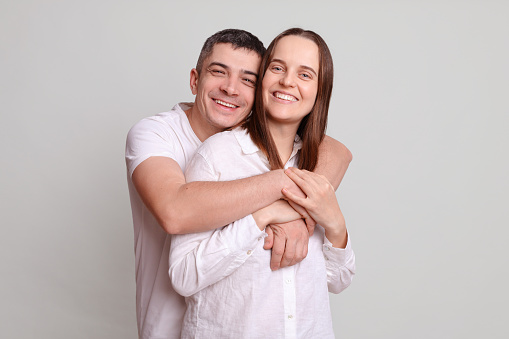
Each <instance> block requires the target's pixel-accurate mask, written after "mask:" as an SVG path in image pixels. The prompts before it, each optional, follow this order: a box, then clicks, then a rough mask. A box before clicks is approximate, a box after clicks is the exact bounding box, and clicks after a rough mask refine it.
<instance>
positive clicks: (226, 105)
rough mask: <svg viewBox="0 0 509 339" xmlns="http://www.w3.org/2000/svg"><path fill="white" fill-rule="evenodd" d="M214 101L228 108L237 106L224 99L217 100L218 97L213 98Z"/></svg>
mask: <svg viewBox="0 0 509 339" xmlns="http://www.w3.org/2000/svg"><path fill="white" fill-rule="evenodd" d="M213 100H214V102H215V103H216V104H218V105H221V106H225V107H228V108H237V107H239V106H237V105H234V104H232V103H229V102H226V101H223V100H219V99H213Z"/></svg>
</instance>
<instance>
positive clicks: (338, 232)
mask: <svg viewBox="0 0 509 339" xmlns="http://www.w3.org/2000/svg"><path fill="white" fill-rule="evenodd" d="M325 237H326V238H327V239H328V240H329V241H330V242H331V244H332V247H335V248H345V247H346V244H347V242H348V232H347V230H346V227H341V228H339V229H334V230H327V229H326V230H325Z"/></svg>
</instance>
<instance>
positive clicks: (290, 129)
mask: <svg viewBox="0 0 509 339" xmlns="http://www.w3.org/2000/svg"><path fill="white" fill-rule="evenodd" d="M268 126H269V131H270V134H271V135H272V139H273V140H274V143H275V144H276V148H277V151H278V153H279V158H280V159H281V162H282V163H283V165H284V164H286V163H287V161H288V160H289V159H290V156H291V155H292V152H293V143H294V141H295V135H296V134H297V130H298V128H299V124H281V123H278V122H274V121H270V120H269V121H268Z"/></svg>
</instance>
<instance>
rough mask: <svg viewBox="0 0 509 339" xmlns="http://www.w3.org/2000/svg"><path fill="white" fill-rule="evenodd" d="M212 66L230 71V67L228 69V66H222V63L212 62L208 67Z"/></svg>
mask: <svg viewBox="0 0 509 339" xmlns="http://www.w3.org/2000/svg"><path fill="white" fill-rule="evenodd" d="M210 66H219V67H223V68H225V69H230V67H228V66H226V65H225V64H222V63H220V62H217V61H212V62H211V63H210V64H209V66H208V67H210ZM208 67H207V68H208Z"/></svg>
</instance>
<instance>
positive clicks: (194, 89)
mask: <svg viewBox="0 0 509 339" xmlns="http://www.w3.org/2000/svg"><path fill="white" fill-rule="evenodd" d="M198 78H199V76H198V71H197V70H196V68H193V69H192V70H191V75H190V82H189V85H190V87H191V93H193V95H196V93H198Z"/></svg>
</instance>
